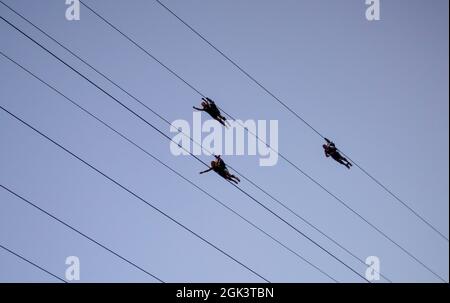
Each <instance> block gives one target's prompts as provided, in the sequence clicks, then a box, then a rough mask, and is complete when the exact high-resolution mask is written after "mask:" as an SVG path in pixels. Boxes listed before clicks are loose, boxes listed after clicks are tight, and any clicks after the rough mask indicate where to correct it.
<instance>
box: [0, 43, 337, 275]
mask: <svg viewBox="0 0 450 303" xmlns="http://www.w3.org/2000/svg"><path fill="white" fill-rule="evenodd" d="M0 54H1V55H2V56H4V57H5V58H7V59H8V60H10V61H11V62H13V63H14V64H16V65H17V66H18V67H19V68H21V69H23V70H24V71H25V72H27V73H28V74H30V75H31V76H33V77H34V78H35V79H37V80H39V81H40V82H41V83H43V84H44V85H45V86H47V87H49V88H50V89H51V90H53V91H54V92H56V93H57V94H59V95H60V96H62V97H63V98H65V99H66V100H68V101H69V102H70V103H72V104H73V105H74V106H76V107H77V108H79V109H80V110H81V111H83V112H85V113H86V114H87V115H89V116H90V117H92V118H94V119H95V120H97V121H98V122H99V123H101V124H102V125H104V126H105V127H107V128H108V129H110V130H111V131H113V132H114V133H116V134H117V135H119V136H120V137H122V138H123V139H124V140H126V141H127V142H129V143H130V144H132V145H134V146H135V147H136V148H138V149H139V150H141V151H142V152H144V153H145V154H147V155H148V156H149V157H151V158H152V159H154V160H155V161H157V162H158V163H160V164H161V165H162V166H164V167H165V168H167V169H168V170H170V171H172V172H173V173H174V174H176V175H177V176H179V177H180V178H182V179H183V180H185V181H186V182H188V183H189V184H190V185H192V186H193V187H195V188H196V189H198V190H199V191H201V192H202V193H204V194H205V195H207V196H208V197H210V198H211V199H213V200H214V201H216V202H217V203H219V204H220V205H221V206H223V207H224V208H226V209H227V210H229V211H230V212H232V213H234V214H235V215H237V216H238V217H240V218H241V219H242V220H244V221H245V222H247V223H248V224H250V225H251V226H253V227H254V228H256V229H257V230H259V231H261V232H262V233H263V234H265V235H266V236H268V237H269V238H271V239H272V240H274V241H275V242H276V243H278V244H279V245H281V246H282V247H284V248H286V249H287V250H288V251H290V252H291V253H293V254H294V255H296V256H297V257H299V258H300V259H301V260H303V261H304V262H306V263H308V264H309V265H311V266H312V267H313V268H315V269H317V270H318V271H320V272H321V273H323V274H324V275H326V276H327V277H328V278H330V279H331V280H333V281H334V282H339V281H337V280H336V279H335V278H333V277H331V276H330V275H329V274H328V273H326V272H325V271H323V270H322V269H320V268H319V267H318V266H316V265H314V264H313V263H312V262H310V261H309V260H307V259H306V258H304V257H303V256H301V255H300V254H299V253H297V252H295V251H294V250H293V249H291V248H289V247H288V246H286V245H285V244H283V243H282V242H281V241H279V240H278V239H276V238H275V237H273V236H272V235H270V234H269V233H267V232H266V231H264V230H263V229H262V228H260V227H258V226H257V225H256V224H254V223H253V222H251V221H250V220H249V219H247V218H245V217H244V216H242V215H241V214H239V213H238V212H237V211H235V210H234V209H232V208H231V207H229V206H227V205H226V204H225V203H224V202H222V201H220V200H219V199H217V198H216V197H214V196H213V195H212V194H210V193H209V192H207V191H206V190H204V189H203V188H201V187H200V186H198V185H197V184H195V183H194V182H192V181H191V180H189V179H188V178H187V177H185V176H183V175H182V174H181V173H180V172H178V171H176V170H175V169H173V168H172V167H170V166H169V165H168V164H166V163H164V162H163V161H162V160H160V159H159V158H158V157H156V156H155V155H153V154H151V153H150V152H149V151H148V150H146V149H145V148H143V147H141V146H140V145H138V144H137V143H135V142H134V141H132V140H131V139H129V138H128V137H127V136H125V135H124V134H122V133H121V132H119V131H118V130H116V129H114V128H113V127H112V126H110V125H109V124H107V123H106V122H104V121H103V120H102V119H100V118H98V117H97V116H96V115H94V114H92V113H91V112H90V111H88V110H87V109H85V108H84V107H82V106H81V105H79V104H78V103H77V102H75V101H73V100H72V99H71V98H69V97H67V96H66V95H64V94H63V93H61V92H60V91H59V90H58V89H56V88H55V87H53V86H51V85H50V84H48V83H47V82H46V81H44V80H43V79H41V78H39V77H38V76H36V75H35V74H34V73H32V72H31V71H29V70H28V69H26V68H25V67H23V66H22V65H21V64H19V63H18V62H16V61H15V60H13V59H11V58H10V57H8V56H7V55H5V54H4V53H2V52H1V51H0ZM0 186H1V185H0Z"/></svg>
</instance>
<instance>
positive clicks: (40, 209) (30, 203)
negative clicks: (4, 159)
mask: <svg viewBox="0 0 450 303" xmlns="http://www.w3.org/2000/svg"><path fill="white" fill-rule="evenodd" d="M0 187H1V188H3V189H4V190H6V191H7V192H9V193H10V194H12V195H14V196H16V197H17V198H19V199H21V200H22V201H24V202H26V203H28V204H29V205H31V206H32V207H34V208H35V209H37V210H39V211H40V212H42V213H44V214H46V215H47V216H49V217H50V218H52V219H54V220H55V221H58V222H59V223H61V224H62V225H64V226H66V227H67V228H69V229H71V230H73V231H74V232H76V233H77V234H79V235H80V236H82V237H84V238H86V239H88V240H89V241H91V242H93V243H95V244H97V245H98V246H100V247H101V248H103V249H104V250H106V251H108V252H110V253H111V254H113V255H115V256H116V257H118V258H120V259H121V260H123V261H125V262H127V263H128V264H130V265H131V266H133V267H135V268H137V269H138V270H140V271H142V272H143V273H145V274H147V275H149V276H150V277H152V278H153V279H155V280H157V281H159V282H161V283H164V281H163V280H161V279H160V278H159V277H157V276H156V275H154V274H152V273H150V272H148V271H147V270H145V269H143V268H142V267H141V266H139V265H136V263H134V262H132V261H130V260H128V259H127V258H125V257H123V256H121V255H120V254H118V253H116V252H115V251H113V250H112V249H110V248H108V247H106V246H105V245H103V244H101V243H100V242H98V241H97V240H95V239H93V238H91V237H89V236H88V235H86V234H85V233H83V232H81V231H80V230H78V229H77V228H75V227H73V226H71V225H70V224H68V223H66V222H64V221H63V220H61V219H59V218H58V217H56V216H54V215H52V214H51V213H49V212H48V211H46V210H44V209H43V208H41V207H39V206H37V205H36V204H34V203H33V202H31V201H30V200H28V199H26V198H24V197H23V196H21V195H19V194H17V193H16V192H14V191H13V190H11V189H9V188H8V187H6V186H4V185H2V184H0Z"/></svg>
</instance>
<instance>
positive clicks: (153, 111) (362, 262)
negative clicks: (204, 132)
mask: <svg viewBox="0 0 450 303" xmlns="http://www.w3.org/2000/svg"><path fill="white" fill-rule="evenodd" d="M0 2H2V1H1V0H0ZM6 6H7V5H6ZM7 7H8V8H9V9H10V10H11V11H13V12H14V13H15V14H17V15H18V16H19V17H20V18H22V19H23V20H24V21H26V22H27V23H28V24H30V25H31V26H33V27H34V28H35V29H37V30H38V31H39V32H41V33H42V34H43V35H45V36H46V37H47V38H49V39H50V40H52V41H53V42H55V43H56V44H58V45H59V46H60V47H62V48H63V49H64V50H66V51H67V52H69V53H70V54H71V55H73V56H74V57H75V58H77V59H78V60H80V61H81V62H83V63H84V64H86V65H87V66H88V67H90V68H91V69H92V70H94V71H95V72H96V73H98V74H99V75H100V76H102V77H103V78H104V79H106V80H107V81H108V82H110V83H111V84H113V85H114V86H115V87H117V88H118V89H120V90H121V91H122V92H124V93H125V94H127V95H128V96H129V97H131V98H132V99H133V100H135V101H136V102H138V103H139V104H140V105H142V106H143V107H145V108H146V109H147V110H149V111H150V112H152V113H153V114H154V115H156V116H157V117H158V118H159V119H161V120H162V121H164V122H165V123H166V124H168V125H169V126H171V125H172V124H171V123H170V121H169V120H168V119H167V118H164V117H163V116H162V115H160V114H159V113H157V112H156V111H155V110H153V109H152V108H151V107H149V106H148V105H147V104H145V103H144V102H142V101H141V100H140V99H139V98H137V97H136V96H134V95H133V94H131V93H130V92H129V91H127V90H125V89H124V88H123V87H122V86H120V85H119V84H117V83H116V82H115V81H113V80H112V79H111V78H109V77H108V76H106V75H105V74H104V73H102V72H101V71H100V70H98V69H97V68H95V67H94V66H92V65H91V64H90V63H88V62H87V61H86V60H85V59H83V58H81V57H80V56H79V55H77V54H76V53H74V52H73V51H72V50H70V49H69V48H68V47H66V46H64V45H63V44H62V43H60V42H59V41H58V40H56V39H55V38H53V37H52V36H50V35H49V34H48V33H47V32H45V31H44V30H43V29H41V28H40V27H38V26H37V25H35V24H34V23H33V22H31V21H30V20H28V19H27V18H26V17H24V16H23V15H21V14H20V13H18V12H17V11H15V10H14V9H13V8H11V7H9V6H7ZM3 55H4V54H3ZM4 56H5V55H4ZM5 57H6V58H7V59H9V60H10V61H12V62H13V63H15V64H16V65H18V66H19V67H21V68H22V69H24V70H25V71H26V72H28V73H29V74H31V75H32V76H33V77H35V78H36V79H38V80H40V81H41V82H43V83H44V84H45V85H47V86H49V85H48V84H47V83H45V82H44V81H43V80H41V79H40V78H39V77H37V76H35V75H34V74H33V73H31V72H30V71H29V70H27V69H26V68H24V67H23V66H21V65H20V64H18V63H17V62H15V61H14V60H12V59H11V58H9V57H7V56H5ZM49 87H50V88H51V89H53V90H55V89H54V88H53V87H51V86H49ZM56 92H58V93H59V94H61V93H60V92H59V91H57V90H56ZM61 95H62V94H61ZM62 96H63V97H65V98H67V97H66V96H64V95H62ZM69 101H71V102H72V100H69ZM181 134H182V135H183V136H185V137H186V138H188V139H189V140H190V141H191V142H192V143H193V144H196V145H197V146H199V147H200V148H201V149H202V150H203V151H205V152H206V153H207V154H209V155H213V153H212V152H210V151H209V150H207V149H205V148H204V147H203V145H202V144H200V143H198V142H197V141H195V140H194V139H193V138H192V137H191V136H189V135H187V134H186V133H185V132H183V131H181ZM227 166H228V167H229V168H231V169H232V170H234V171H235V172H236V173H237V174H238V175H239V176H241V177H242V178H243V179H245V180H246V181H247V182H249V183H250V184H251V185H253V186H254V187H255V188H257V189H259V190H260V191H261V192H262V193H264V194H265V195H266V196H268V197H269V198H271V199H272V200H273V201H275V202H276V203H278V204H279V205H280V206H282V207H283V208H284V209H286V210H287V211H289V212H290V213H292V214H293V215H294V216H296V217H297V218H299V219H300V220H302V221H303V222H304V223H306V224H307V225H308V226H310V227H311V228H313V229H314V230H316V231H317V232H319V233H320V234H321V235H323V236H324V237H326V238H327V239H328V240H330V241H331V242H333V243H334V244H335V245H337V246H338V247H339V248H341V249H342V250H344V251H345V252H347V253H348V254H349V255H351V256H352V257H353V258H355V259H356V260H358V261H359V262H360V263H361V264H363V265H364V266H367V264H366V263H365V262H364V261H363V260H362V259H361V258H359V257H358V256H356V255H355V254H354V253H353V252H351V251H350V250H348V249H347V248H345V247H344V246H343V245H341V244H340V243H338V242H337V241H336V240H334V239H333V238H331V237H330V236H328V235H327V234H326V233H324V232H323V231H321V230H320V229H319V228H317V227H316V226H315V225H314V224H312V223H311V222H309V221H308V220H306V219H305V218H303V217H302V216H300V215H299V214H298V213H297V212H295V211H294V210H292V209H291V208H290V207H288V206H287V205H286V204H285V203H283V202H281V201H280V200H279V199H278V198H276V197H274V195H273V194H270V193H268V192H267V191H266V190H264V189H263V188H262V187H261V186H259V185H258V184H256V183H255V182H253V181H252V180H251V179H250V178H248V177H246V176H245V175H244V174H242V173H241V172H239V171H238V170H237V169H235V168H234V167H232V166H231V165H227ZM380 275H381V276H382V277H383V278H384V279H386V280H387V281H388V282H392V281H391V280H390V279H389V278H387V277H386V276H384V275H383V274H381V273H380Z"/></svg>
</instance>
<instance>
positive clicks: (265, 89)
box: [155, 0, 449, 242]
mask: <svg viewBox="0 0 450 303" xmlns="http://www.w3.org/2000/svg"><path fill="white" fill-rule="evenodd" d="M155 1H156V2H157V3H158V4H159V5H160V6H161V7H163V8H164V9H165V10H166V11H168V12H169V13H170V14H171V15H172V16H174V17H175V18H176V19H178V20H179V21H180V22H181V23H182V24H184V25H185V26H186V27H187V28H188V29H190V30H191V31H192V32H193V33H194V34H195V35H197V36H198V37H199V38H200V39H202V40H203V41H204V42H205V43H206V44H208V45H209V46H210V47H211V48H213V49H214V50H215V51H216V52H217V53H219V54H220V55H221V56H222V57H224V58H225V59H226V60H227V61H229V62H230V63H231V64H232V65H234V66H235V67H236V68H237V69H238V70H240V71H241V72H242V73H243V74H244V75H245V76H247V78H249V79H250V80H251V81H253V82H254V83H255V84H256V85H257V86H259V87H260V88H261V89H262V90H264V91H265V92H266V93H267V94H268V95H269V96H271V97H272V98H273V99H275V100H276V101H277V102H278V103H279V104H281V105H282V106H283V107H284V108H285V109H287V110H288V111H289V112H290V113H291V114H293V115H294V116H295V117H296V118H297V119H299V120H300V121H302V122H303V123H304V124H305V125H306V126H307V127H309V128H310V129H311V130H312V131H313V132H314V133H316V134H317V135H319V136H320V137H321V138H322V139H325V136H324V135H322V134H321V133H320V132H319V131H318V130H317V129H316V128H314V127H313V126H312V125H311V124H310V123H308V122H307V121H306V120H305V119H304V118H302V117H301V116H300V114H298V113H297V112H296V111H294V110H293V109H292V108H291V107H289V106H288V105H287V104H286V103H284V102H283V101H282V100H281V99H280V98H279V97H277V96H276V95H275V94H274V93H272V92H271V91H270V90H269V89H267V88H266V87H265V86H264V85H262V84H261V83H260V82H259V81H258V80H256V79H255V77H253V76H252V75H251V74H250V73H249V72H247V71H246V70H245V69H244V68H243V67H242V66H240V65H239V64H238V63H237V62H236V61H234V60H233V59H231V58H230V57H229V56H228V55H226V54H225V53H224V52H223V51H221V50H220V49H219V48H218V47H216V46H215V45H214V44H213V43H212V42H210V41H209V40H208V39H206V38H205V36H203V35H202V34H201V33H200V32H198V31H197V30H196V29H194V28H193V27H192V26H191V25H189V24H188V23H187V22H186V21H184V20H183V19H182V18H181V17H180V16H178V15H177V14H176V13H175V12H174V11H173V10H171V9H170V8H169V7H167V6H166V5H165V4H163V3H162V2H161V1H160V0H155ZM341 152H342V151H341ZM342 154H343V155H344V156H346V155H345V154H344V152H342ZM346 157H347V159H349V160H350V161H351V162H353V164H355V165H356V166H357V167H358V168H359V169H360V170H361V171H362V172H363V173H364V174H365V175H367V176H368V177H369V178H370V179H372V180H373V181H374V182H375V183H376V184H377V185H378V186H380V187H381V188H382V189H383V190H384V191H386V192H387V193H388V194H389V195H391V196H392V197H393V198H394V199H395V200H397V201H398V202H399V203H401V204H402V205H403V206H404V207H406V208H407V209H408V210H409V211H410V212H411V213H412V214H413V215H415V216H416V217H417V218H418V219H420V220H421V221H422V222H423V223H425V224H426V225H428V227H430V228H431V229H432V230H434V231H435V232H436V233H437V234H439V235H440V236H441V237H442V238H443V239H445V240H446V241H447V242H448V241H449V239H448V238H447V237H446V236H445V235H444V234H443V233H442V232H440V231H439V230H438V229H437V228H436V227H434V226H433V225H432V224H431V223H430V222H429V221H427V220H426V219H425V218H424V217H423V216H422V215H420V214H419V213H418V212H417V211H415V210H414V209H413V208H412V207H411V206H410V205H408V203H407V202H405V201H404V200H402V199H400V198H399V196H398V195H397V194H395V193H393V192H392V190H390V189H389V188H388V187H387V186H385V185H384V184H383V183H381V181H379V180H378V179H376V178H375V177H374V176H373V175H372V174H370V173H369V172H368V171H367V170H366V169H364V168H363V167H362V166H361V165H359V164H358V163H357V162H355V161H354V160H352V159H351V158H350V157H348V156H346Z"/></svg>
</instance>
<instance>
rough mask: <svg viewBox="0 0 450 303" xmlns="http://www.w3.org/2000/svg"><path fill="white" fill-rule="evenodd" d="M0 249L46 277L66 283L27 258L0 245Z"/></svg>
mask: <svg viewBox="0 0 450 303" xmlns="http://www.w3.org/2000/svg"><path fill="white" fill-rule="evenodd" d="M0 248H2V249H4V250H6V251H7V252H9V253H10V254H12V255H14V256H16V257H17V258H19V259H21V260H23V261H25V262H27V263H28V264H31V265H33V266H34V267H36V268H38V269H40V270H41V271H43V272H45V273H47V274H48V275H50V276H52V277H53V278H55V279H58V280H59V281H61V282H63V283H67V282H66V281H65V280H63V279H61V278H60V277H58V276H57V275H55V274H53V273H51V272H49V271H48V270H46V269H45V268H43V267H42V266H39V265H37V264H36V263H34V262H32V261H30V260H29V259H27V258H25V257H23V256H21V255H19V254H18V253H16V252H14V251H12V250H10V249H9V248H7V247H5V246H3V245H2V244H0Z"/></svg>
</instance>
